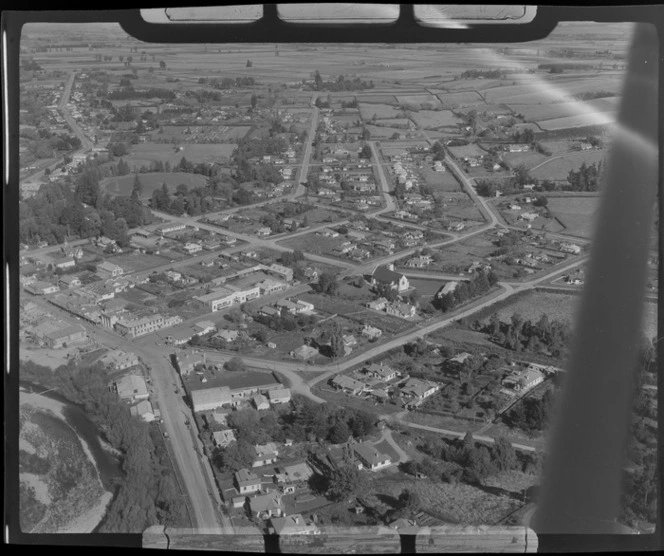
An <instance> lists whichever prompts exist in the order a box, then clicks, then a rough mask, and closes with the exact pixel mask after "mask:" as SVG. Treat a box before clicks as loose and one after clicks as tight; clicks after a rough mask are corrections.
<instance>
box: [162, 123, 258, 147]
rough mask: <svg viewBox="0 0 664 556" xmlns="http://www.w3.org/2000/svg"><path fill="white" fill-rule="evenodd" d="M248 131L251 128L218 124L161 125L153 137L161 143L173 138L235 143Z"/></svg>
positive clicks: (188, 140) (187, 140)
mask: <svg viewBox="0 0 664 556" xmlns="http://www.w3.org/2000/svg"><path fill="white" fill-rule="evenodd" d="M162 130H163V131H162ZM249 131H251V126H228V125H219V124H218V125H205V126H189V125H163V126H162V127H161V128H160V131H159V132H158V133H155V134H154V136H155V138H159V140H162V141H169V140H171V139H173V138H175V139H177V140H180V141H183V142H185V141H186V142H189V143H194V142H197V141H200V142H202V143H205V142H207V141H210V142H213V141H237V140H238V139H242V138H243V137H244V136H245V135H247V133H249Z"/></svg>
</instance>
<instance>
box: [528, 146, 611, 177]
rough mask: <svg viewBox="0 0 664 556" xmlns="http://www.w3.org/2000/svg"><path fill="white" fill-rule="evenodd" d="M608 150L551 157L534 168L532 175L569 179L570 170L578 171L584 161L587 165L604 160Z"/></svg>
mask: <svg viewBox="0 0 664 556" xmlns="http://www.w3.org/2000/svg"><path fill="white" fill-rule="evenodd" d="M605 157H606V150H598V151H583V152H571V153H567V154H564V155H560V158H551V159H550V160H549V162H547V163H546V164H543V165H542V166H540V167H539V168H537V169H535V170H533V171H532V172H531V173H530V175H531V176H532V177H533V178H535V179H550V180H560V181H564V180H567V176H568V175H569V172H570V170H574V171H577V170H578V169H579V168H580V167H581V164H582V163H583V162H585V163H586V164H587V165H590V164H595V163H598V162H602V161H603V160H604V158H605Z"/></svg>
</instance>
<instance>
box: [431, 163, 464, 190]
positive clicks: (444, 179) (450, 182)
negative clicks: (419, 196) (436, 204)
mask: <svg viewBox="0 0 664 556" xmlns="http://www.w3.org/2000/svg"><path fill="white" fill-rule="evenodd" d="M422 175H423V176H424V179H425V181H426V182H427V185H430V186H431V189H432V190H433V192H434V193H436V192H440V191H446V192H449V191H459V190H460V189H461V187H460V186H459V182H458V181H457V180H456V178H455V177H454V174H453V173H452V172H450V171H449V170H447V171H445V172H435V171H434V170H432V169H431V168H430V167H429V166H425V167H424V168H423V169H422Z"/></svg>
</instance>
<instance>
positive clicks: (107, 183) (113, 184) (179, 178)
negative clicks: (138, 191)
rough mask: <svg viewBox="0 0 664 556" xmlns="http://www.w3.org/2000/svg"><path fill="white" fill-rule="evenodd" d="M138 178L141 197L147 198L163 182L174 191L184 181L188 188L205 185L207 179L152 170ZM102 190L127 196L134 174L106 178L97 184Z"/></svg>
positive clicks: (132, 184) (129, 192)
mask: <svg viewBox="0 0 664 556" xmlns="http://www.w3.org/2000/svg"><path fill="white" fill-rule="evenodd" d="M139 179H140V180H141V183H142V184H143V194H142V195H141V198H142V199H149V198H150V197H152V192H153V191H154V190H155V189H158V188H160V187H161V186H162V184H163V183H165V184H166V185H167V186H168V189H169V191H170V192H171V193H173V192H175V188H176V187H177V186H178V185H180V184H181V183H184V184H186V185H188V186H189V187H190V188H193V187H205V185H206V183H207V180H206V179H205V177H203V176H200V175H198V174H187V173H184V172H153V173H150V174H139ZM99 187H100V189H101V190H102V191H106V192H108V193H110V194H111V195H122V196H128V195H130V194H131V190H132V188H133V187H134V175H133V174H129V175H127V176H121V177H117V178H108V179H107V180H104V181H103V182H101V183H100V184H99Z"/></svg>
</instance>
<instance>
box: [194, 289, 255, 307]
mask: <svg viewBox="0 0 664 556" xmlns="http://www.w3.org/2000/svg"><path fill="white" fill-rule="evenodd" d="M259 296H260V288H259V287H258V286H254V287H251V288H246V289H239V288H236V287H234V286H232V285H227V286H223V287H221V288H218V289H217V290H215V291H213V292H210V293H208V294H205V295H200V296H198V297H195V298H194V299H196V300H198V301H200V302H201V303H204V304H205V305H206V306H207V307H208V308H209V309H210V310H211V311H220V310H221V309H225V308H226V307H230V306H231V305H235V304H236V303H244V302H246V301H249V300H251V299H256V298H257V297H259Z"/></svg>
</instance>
